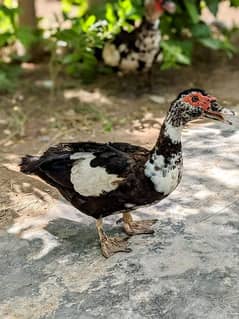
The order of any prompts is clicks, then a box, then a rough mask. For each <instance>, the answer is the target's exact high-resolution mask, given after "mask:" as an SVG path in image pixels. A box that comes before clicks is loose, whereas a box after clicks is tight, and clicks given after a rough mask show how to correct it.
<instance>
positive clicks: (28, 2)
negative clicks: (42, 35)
mask: <svg viewBox="0 0 239 319" xmlns="http://www.w3.org/2000/svg"><path fill="white" fill-rule="evenodd" d="M18 4H19V8H20V13H19V24H20V26H21V27H22V26H27V27H30V28H32V29H36V28H37V19H36V8H35V1H34V0H18Z"/></svg>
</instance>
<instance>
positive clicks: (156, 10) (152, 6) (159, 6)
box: [145, 0, 176, 21]
mask: <svg viewBox="0 0 239 319" xmlns="http://www.w3.org/2000/svg"><path fill="white" fill-rule="evenodd" d="M145 9H146V17H147V19H148V20H150V21H155V20H157V19H158V18H159V17H160V16H161V15H162V14H163V13H164V12H168V13H174V12H175V11H176V5H175V3H174V2H173V1H172V0H145Z"/></svg>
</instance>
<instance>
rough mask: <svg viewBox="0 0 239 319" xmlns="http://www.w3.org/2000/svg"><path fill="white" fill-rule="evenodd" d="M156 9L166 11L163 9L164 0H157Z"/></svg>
mask: <svg viewBox="0 0 239 319" xmlns="http://www.w3.org/2000/svg"><path fill="white" fill-rule="evenodd" d="M154 3H155V10H156V11H157V12H160V13H162V12H163V11H164V9H163V0H155V2H154Z"/></svg>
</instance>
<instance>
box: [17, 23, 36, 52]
mask: <svg viewBox="0 0 239 319" xmlns="http://www.w3.org/2000/svg"><path fill="white" fill-rule="evenodd" d="M16 37H17V39H18V40H19V41H20V42H21V43H22V44H23V45H24V47H26V48H30V47H31V46H32V44H33V43H34V42H36V40H37V38H36V36H35V34H34V30H32V29H31V28H29V27H21V28H18V29H17V32H16Z"/></svg>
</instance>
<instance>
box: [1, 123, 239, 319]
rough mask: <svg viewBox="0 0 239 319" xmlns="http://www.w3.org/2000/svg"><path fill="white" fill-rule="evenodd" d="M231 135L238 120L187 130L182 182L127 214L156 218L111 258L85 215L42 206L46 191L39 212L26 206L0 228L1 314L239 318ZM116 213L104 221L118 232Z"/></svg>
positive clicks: (237, 201) (237, 135)
mask: <svg viewBox="0 0 239 319" xmlns="http://www.w3.org/2000/svg"><path fill="white" fill-rule="evenodd" d="M238 141H239V132H238V130H237V127H236V126H235V127H229V126H226V125H224V124H218V123H214V124H200V125H192V127H191V128H188V129H186V130H185V132H184V135H183V144H184V158H185V162H184V167H185V171H184V176H183V180H182V182H181V184H180V186H179V187H178V189H177V190H176V191H175V192H174V193H173V194H172V195H171V196H169V197H168V198H167V199H165V200H164V201H162V202H161V203H159V204H158V205H156V206H154V207H150V208H147V209H143V208H142V209H140V210H139V211H138V212H135V216H137V218H151V217H153V218H155V217H156V218H158V223H157V224H156V225H155V234H154V235H150V236H146V235H142V236H137V237H133V238H131V239H130V240H129V244H130V247H131V248H132V249H133V251H132V252H131V253H129V254H125V253H119V254H117V255H115V256H113V257H111V258H110V259H105V258H104V257H102V256H101V254H100V250H99V245H98V240H97V234H96V231H95V224H94V221H93V220H92V219H90V218H87V217H85V216H83V215H81V214H79V213H78V212H77V211H76V210H74V209H73V208H71V207H69V206H67V205H66V204H63V203H61V202H60V201H58V200H57V199H56V200H54V201H53V202H52V200H50V201H51V203H52V204H51V205H50V206H49V207H48V206H46V207H43V206H44V205H43V204H42V203H43V202H44V203H45V202H47V196H49V194H48V193H47V189H46V192H45V194H40V195H39V201H40V204H41V205H40V206H41V208H42V209H43V208H46V209H45V210H44V212H43V211H42V212H41V213H38V214H36V215H31V216H30V217H29V214H28V213H27V208H28V207H27V206H26V207H25V211H26V212H25V213H22V214H21V213H20V215H19V216H18V217H17V218H15V219H14V220H13V222H12V225H11V226H10V229H8V232H7V231H1V233H0V235H1V240H0V255H1V258H0V282H1V287H0V314H1V315H0V318H4V319H13V318H14V319H43V318H44V319H45V318H49V319H63V318H64V319H65V318H70V319H79V318H80V319H93V318H97V319H101V318H102V319H103V318H104V319H105V318H107V319H113V318H114V319H118V318H120V319H128V318H130V319H141V318H142V319H144V318H150V319H154V318H155V319H158V318H163V319H174V318H175V319H205V318H207V319H230V318H232V319H236V318H239V302H238V300H239V267H238V265H239V239H238V234H239V218H238V217H239V209H238V208H239V193H238V187H239V164H238V163H239V162H238V155H239V144H238ZM29 178H30V177H29ZM23 186H24V187H27V186H28V185H27V183H26V185H23ZM36 192H37V191H36ZM29 196H31V195H29ZM28 200H29V201H30V202H31V197H29V198H28ZM21 201H24V198H23V197H22V198H18V199H17V202H21ZM38 204H39V203H38ZM28 205H29V209H30V208H31V207H32V206H31V205H34V203H33V201H32V202H31V205H30V204H29V202H28ZM36 205H37V203H36ZM19 211H20V212H21V211H23V210H21V209H19ZM116 219H117V217H110V218H108V219H106V220H105V223H106V230H107V231H108V232H109V233H111V234H112V233H114V234H115V233H119V234H121V228H120V226H119V225H116V224H115V220H116ZM16 234H18V235H19V236H16Z"/></svg>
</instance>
